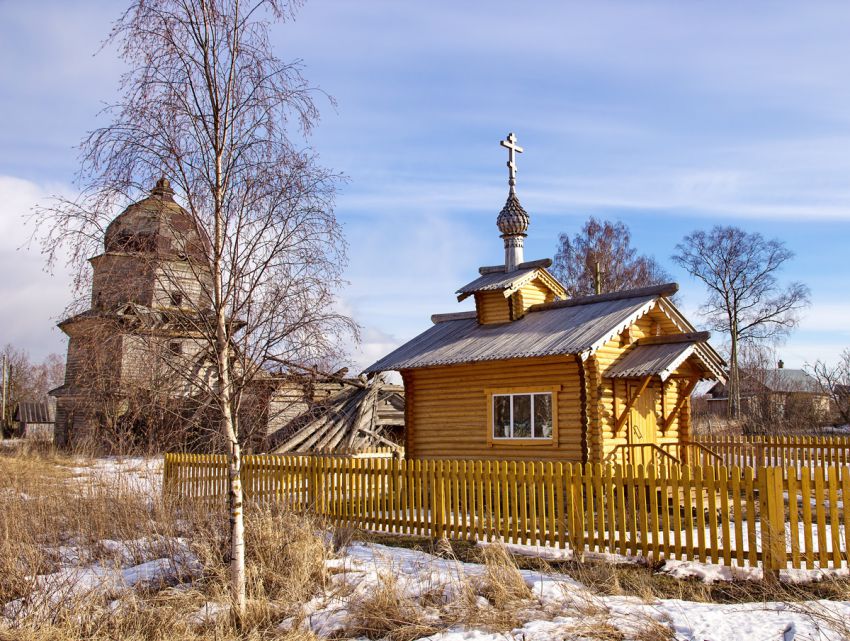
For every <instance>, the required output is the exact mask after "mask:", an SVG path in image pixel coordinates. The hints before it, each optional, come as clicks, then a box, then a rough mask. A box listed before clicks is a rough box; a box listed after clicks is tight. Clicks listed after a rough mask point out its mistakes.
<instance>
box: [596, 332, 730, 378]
mask: <svg viewBox="0 0 850 641" xmlns="http://www.w3.org/2000/svg"><path fill="white" fill-rule="evenodd" d="M691 357H693V358H694V359H695V360H696V361H697V364H698V365H699V366H700V369H702V370H703V374H704V375H703V377H702V378H707V379H712V380H713V379H720V380H724V379H725V376H724V374H723V369H722V364H720V363H716V362H714V361H715V360H716V359H714V358H712V354H711V353H710V352H709V351H708V350H707V349H706V348H705V346H704V345H703V343H702V342H700V341H676V342H666V343H648V344H638V345H636V346H635V347H634V348H633V349H632V350H631V351H630V352H629V353H628V354H626V356H625V357H623V359H622V360H620V361H619V362H617V363H615V364H614V365H613V366H612V367H611V368H610V369H609V370H608V371H607V372H606V373H605V376H607V377H609V378H642V377H644V376H659V377H660V378H661V380H662V381H663V380H666V379H667V378H669V377H670V376H671V375H672V374H673V372H674V371H675V370H676V369H678V367H679V366H680V365H681V364H682V363H684V362H685V361H686V360H688V359H689V358H691Z"/></svg>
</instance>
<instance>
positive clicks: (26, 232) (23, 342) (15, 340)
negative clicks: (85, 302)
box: [0, 176, 71, 359]
mask: <svg viewBox="0 0 850 641" xmlns="http://www.w3.org/2000/svg"><path fill="white" fill-rule="evenodd" d="M51 193H53V190H52V189H51V188H46V187H44V186H41V185H37V184H35V183H33V182H30V181H27V180H22V179H20V178H14V177H11V176H0V273H2V274H3V277H2V278H0V299H2V301H3V305H2V306H0V342H2V343H10V344H12V345H14V346H15V347H18V348H21V349H26V350H27V351H29V352H30V354H31V355H32V356H33V358H35V359H41V358H43V357H44V356H46V355H47V354H50V353H52V352H57V353H60V354H63V355H64V353H65V350H66V347H67V343H66V340H65V335H64V334H63V333H62V332H61V331H59V329H57V328H56V327H55V323H56V322H57V321H58V320H60V315H61V314H62V311H63V310H64V309H65V307H66V306H67V305H68V303H69V302H70V300H71V285H70V278H69V277H68V276H67V275H66V274H65V273H64V272H63V270H62V269H57V270H56V274H54V275H50V274H48V273H46V272H45V271H44V266H45V263H44V259H43V257H42V256H41V254H40V253H39V251H38V248H37V247H32V248H27V245H28V241H29V239H30V234H31V227H29V226H25V225H24V216H26V215H27V214H28V213H29V212H30V211H31V209H32V207H33V206H34V205H35V204H36V203H38V202H43V201H44V199H45V198H47V197H48V196H49V195H50V194H51Z"/></svg>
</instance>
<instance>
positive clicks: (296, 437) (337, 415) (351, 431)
mask: <svg viewBox="0 0 850 641" xmlns="http://www.w3.org/2000/svg"><path fill="white" fill-rule="evenodd" d="M338 382H339V383H341V385H340V386H339V389H338V390H336V391H335V392H334V393H331V394H329V395H328V396H327V397H326V398H324V399H318V400H317V401H316V402H315V403H314V404H312V405H311V406H310V407H308V408H307V409H306V411H304V412H302V413H301V414H299V415H298V416H295V417H294V418H293V419H292V420H291V421H289V422H288V423H287V425H286V426H285V427H283V428H281V429H279V430H277V431H276V432H274V433H272V434H269V436H268V437H267V450H268V451H269V452H275V453H283V452H330V453H332V452H351V451H359V450H364V449H371V448H390V449H395V450H401V449H402V444H401V442H400V440H401V439H400V436H401V434H402V433H403V428H404V388H403V387H401V386H400V385H391V384H389V383H387V382H385V381H384V379H383V378H382V377H380V376H376V377H375V378H373V379H372V380H370V381H365V380H363V379H351V378H345V379H339V380H338Z"/></svg>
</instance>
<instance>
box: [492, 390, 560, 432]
mask: <svg viewBox="0 0 850 641" xmlns="http://www.w3.org/2000/svg"><path fill="white" fill-rule="evenodd" d="M515 396H530V397H531V403H530V405H531V407H530V410H529V411H530V414H531V416H530V418H531V435H530V436H514V397H515ZM535 396H548V397H549V411H550V416H549V423H550V428H549V429H550V431H551V434H550V435H549V436H535V435H534V431H535V430H534V403H535V401H534V397H535ZM500 397H502V398H504V397H508V398H510V399H511V401H510V408H511V418H510V436H496V399H497V398H500ZM490 403H491V406H490V407H491V416H492V417H493V418H492V421H491V422H490V438H491V439H493V441H496V442H500V441H501V442H504V441H541V442H547V441H551V440H552V439H553V438H554V436H555V411H556V409H555V394H554V392H552V391H547V390H540V391H539V392H538V391H534V392H500V393H496V392H494V393H493V394H492V396H491V400H490Z"/></svg>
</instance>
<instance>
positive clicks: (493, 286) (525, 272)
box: [457, 267, 538, 296]
mask: <svg viewBox="0 0 850 641" xmlns="http://www.w3.org/2000/svg"><path fill="white" fill-rule="evenodd" d="M537 269H538V268H537V267H531V268H527V269H518V270H516V271H512V272H503V271H502V272H489V273H487V274H483V275H482V276H479V277H478V278H476V279H475V280H474V281H472V282H471V283H467V284H466V285H464V286H463V287H461V288H460V289H458V290H457V293H458V294H466V295H467V296H468V295H469V294H474V293H475V292H486V291H502V290H503V289H510V288H511V287H518V286H519V285H522V284H524V283H527V282H528V281H530V280H533V279H534V275H535V273H536V272H537Z"/></svg>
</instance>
